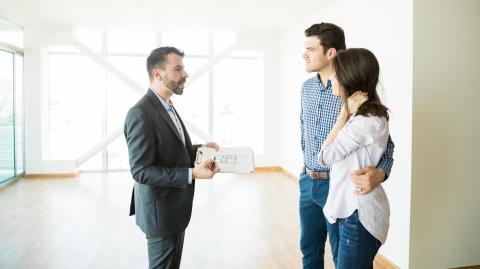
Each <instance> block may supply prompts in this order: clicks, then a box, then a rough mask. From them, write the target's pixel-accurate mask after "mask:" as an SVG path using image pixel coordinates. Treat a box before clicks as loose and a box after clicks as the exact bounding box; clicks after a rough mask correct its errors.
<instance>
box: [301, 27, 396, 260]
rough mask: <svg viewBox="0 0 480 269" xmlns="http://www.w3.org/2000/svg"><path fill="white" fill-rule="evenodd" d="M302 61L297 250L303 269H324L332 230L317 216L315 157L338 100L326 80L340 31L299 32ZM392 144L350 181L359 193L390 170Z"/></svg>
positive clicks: (323, 172) (323, 178)
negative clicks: (302, 34)
mask: <svg viewBox="0 0 480 269" xmlns="http://www.w3.org/2000/svg"><path fill="white" fill-rule="evenodd" d="M305 36H306V40H305V53H304V54H303V58H304V59H305V63H306V70H307V72H315V73H316V74H315V76H314V77H312V78H310V79H308V80H307V81H305V83H304V84H303V86H302V92H301V114H300V127H301V146H302V151H303V158H304V160H303V161H304V169H303V171H302V173H301V175H300V183H299V184H300V228H301V236H300V248H301V251H302V254H303V258H302V262H303V268H304V269H310V268H312V269H313V268H315V269H318V268H324V251H325V241H326V238H327V231H328V235H329V241H330V246H331V248H332V256H333V261H334V263H335V264H336V263H337V254H338V245H339V242H338V240H339V237H338V235H339V233H338V225H337V224H336V223H335V224H330V223H328V222H327V221H326V219H325V217H324V215H323V207H324V205H325V202H326V199H327V196H328V189H329V174H328V173H329V167H325V166H321V165H319V164H318V159H317V155H318V153H319V152H320V150H321V146H322V144H323V141H324V140H325V138H326V137H327V135H328V134H329V133H330V130H331V129H332V127H333V125H334V124H335V122H336V119H337V115H338V114H339V112H340V110H341V108H342V101H341V98H339V97H338V96H335V95H333V94H332V84H331V82H330V80H329V77H330V75H331V74H332V73H333V67H332V62H333V59H334V57H335V55H336V53H337V51H340V50H344V49H345V48H346V45H345V35H344V32H343V30H342V28H340V27H338V26H337V25H334V24H331V23H320V24H314V25H312V26H310V27H309V28H308V29H306V30H305ZM393 148H394V145H393V142H392V141H391V139H390V138H389V142H388V146H387V151H386V152H385V154H384V155H383V156H382V159H381V160H380V163H379V165H378V167H377V168H373V167H365V168H363V169H360V170H359V171H357V172H356V173H355V174H354V175H353V177H352V180H353V182H354V185H355V186H356V187H357V189H358V190H359V192H360V193H361V194H367V193H369V192H370V191H372V190H373V189H374V188H375V187H376V186H378V184H380V183H381V182H383V181H384V180H385V179H386V178H387V177H388V174H389V173H390V170H391V168H392V165H393Z"/></svg>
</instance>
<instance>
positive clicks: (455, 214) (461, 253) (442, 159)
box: [410, 0, 480, 269]
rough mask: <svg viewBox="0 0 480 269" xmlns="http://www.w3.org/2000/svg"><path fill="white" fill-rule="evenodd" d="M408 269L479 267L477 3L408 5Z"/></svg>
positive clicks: (465, 0)
mask: <svg viewBox="0 0 480 269" xmlns="http://www.w3.org/2000/svg"><path fill="white" fill-rule="evenodd" d="M413 8H414V13H413V22H414V23H413V41H414V42H413V56H414V57H413V89H414V93H413V115H414V117H413V152H412V154H413V155H412V160H413V165H412V202H411V205H412V207H411V208H412V209H411V210H412V217H411V220H412V221H411V234H410V240H411V248H410V268H412V269H417V268H418V269H423V268H451V267H460V266H467V265H478V264H480V231H479V228H480V198H479V197H480V195H479V190H480V176H479V173H478V170H477V169H478V166H479V157H478V153H479V151H480V142H479V141H480V140H479V137H480V124H479V122H480V121H479V119H478V110H477V108H478V104H479V100H480V84H479V83H478V76H479V70H480V51H479V44H480V30H479V29H480V2H479V1H477V0H462V1H452V0H451V1H434V0H422V1H417V0H416V1H414V5H413Z"/></svg>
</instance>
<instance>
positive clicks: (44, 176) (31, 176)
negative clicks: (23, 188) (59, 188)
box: [24, 173, 77, 179]
mask: <svg viewBox="0 0 480 269" xmlns="http://www.w3.org/2000/svg"><path fill="white" fill-rule="evenodd" d="M76 176H77V174H76V173H56V174H26V175H25V177H24V178H28V179H61V178H72V177H76Z"/></svg>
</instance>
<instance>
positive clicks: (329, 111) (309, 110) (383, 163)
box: [300, 74, 394, 179]
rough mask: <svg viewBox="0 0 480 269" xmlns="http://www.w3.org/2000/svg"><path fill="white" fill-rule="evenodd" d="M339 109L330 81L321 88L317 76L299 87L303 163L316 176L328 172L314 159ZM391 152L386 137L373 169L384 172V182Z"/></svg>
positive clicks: (339, 103)
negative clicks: (381, 152)
mask: <svg viewBox="0 0 480 269" xmlns="http://www.w3.org/2000/svg"><path fill="white" fill-rule="evenodd" d="M341 109H342V99H341V98H340V97H338V96H335V95H333V93H332V84H331V82H330V81H328V83H327V86H326V87H325V86H323V84H322V83H321V81H320V75H318V74H317V75H316V76H315V77H312V78H310V79H308V80H307V81H305V83H303V86H302V103H301V112H300V129H301V131H302V134H301V135H302V136H301V145H302V151H303V162H304V164H305V166H306V167H307V168H309V169H311V170H313V171H317V172H328V171H329V170H330V168H329V167H326V166H321V165H319V164H318V159H317V155H318V153H319V152H320V150H321V148H322V144H323V141H324V140H325V138H327V135H328V134H329V133H330V130H331V129H332V128H333V125H335V122H336V121H337V116H338V114H339V113H340V110H341ZM393 149H394V144H393V141H392V139H391V138H390V136H389V137H388V144H387V150H386V151H385V153H384V154H383V155H382V158H381V159H380V162H379V163H378V166H377V167H378V168H382V169H383V171H385V179H386V178H387V177H388V175H389V174H390V171H391V169H392V165H393Z"/></svg>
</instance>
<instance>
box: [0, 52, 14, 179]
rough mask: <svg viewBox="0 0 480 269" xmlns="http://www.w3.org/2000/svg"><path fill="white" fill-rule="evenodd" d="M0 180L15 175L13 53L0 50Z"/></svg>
mask: <svg viewBox="0 0 480 269" xmlns="http://www.w3.org/2000/svg"><path fill="white" fill-rule="evenodd" d="M0 70H1V72H0V182H2V181H5V180H7V179H9V178H11V177H13V176H14V175H15V162H14V158H15V155H14V143H15V141H14V132H13V126H14V122H13V119H14V117H13V54H12V53H8V52H5V51H3V50H0Z"/></svg>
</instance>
